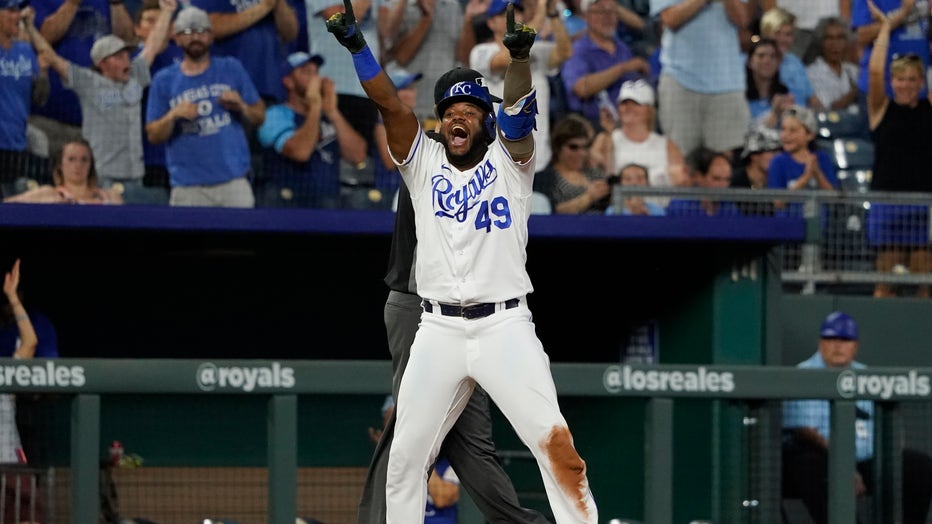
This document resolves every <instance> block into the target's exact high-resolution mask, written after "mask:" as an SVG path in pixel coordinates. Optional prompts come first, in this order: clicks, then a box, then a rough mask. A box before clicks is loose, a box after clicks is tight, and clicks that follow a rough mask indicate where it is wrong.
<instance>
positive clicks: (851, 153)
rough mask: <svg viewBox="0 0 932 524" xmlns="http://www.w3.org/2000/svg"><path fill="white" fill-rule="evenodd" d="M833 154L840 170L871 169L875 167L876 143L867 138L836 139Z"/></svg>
mask: <svg viewBox="0 0 932 524" xmlns="http://www.w3.org/2000/svg"><path fill="white" fill-rule="evenodd" d="M831 153H832V154H833V155H834V157H835V165H836V166H837V167H838V169H871V168H873V167H874V143H873V142H871V141H870V140H868V139H865V138H836V139H835V140H833V141H832V149H831Z"/></svg>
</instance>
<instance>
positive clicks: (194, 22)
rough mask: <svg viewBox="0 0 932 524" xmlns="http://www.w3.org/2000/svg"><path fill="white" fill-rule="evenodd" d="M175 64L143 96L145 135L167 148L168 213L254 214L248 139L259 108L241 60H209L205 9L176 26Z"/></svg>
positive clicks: (261, 113)
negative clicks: (227, 210) (230, 210)
mask: <svg viewBox="0 0 932 524" xmlns="http://www.w3.org/2000/svg"><path fill="white" fill-rule="evenodd" d="M175 41H176V42H177V44H178V46H179V47H181V49H182V50H183V51H184V58H182V60H181V63H180V64H174V65H171V66H169V67H166V68H165V69H162V70H161V71H159V72H158V73H156V75H155V78H153V79H152V85H151V86H150V88H149V102H148V106H147V107H146V134H147V135H148V137H149V141H150V142H152V143H153V144H160V143H163V142H164V143H165V160H166V165H167V166H168V174H169V179H170V181H171V188H172V189H171V196H170V198H169V204H171V205H173V206H209V207H253V206H254V205H255V197H254V196H253V192H252V186H251V185H250V182H249V179H248V177H249V175H250V173H251V158H250V154H249V144H248V143H247V141H246V131H245V128H244V127H243V126H244V124H245V125H251V126H256V127H258V126H259V125H261V124H262V122H263V121H264V120H265V104H264V103H263V102H262V100H261V99H260V98H259V93H258V91H256V87H255V85H253V83H252V80H250V78H249V74H248V73H247V72H246V70H245V69H244V68H243V65H242V64H241V63H240V61H239V60H237V59H236V58H233V57H228V56H225V57H224V56H221V57H211V56H210V46H211V44H213V34H212V32H211V28H210V20H209V19H208V18H207V13H206V12H205V11H204V10H203V9H198V8H196V7H188V8H185V9H183V10H182V11H181V13H179V14H178V18H177V19H176V20H175Z"/></svg>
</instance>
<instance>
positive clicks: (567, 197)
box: [534, 114, 611, 215]
mask: <svg viewBox="0 0 932 524" xmlns="http://www.w3.org/2000/svg"><path fill="white" fill-rule="evenodd" d="M593 135H594V132H593V130H592V125H591V124H590V123H589V121H588V120H586V119H585V118H583V117H581V116H579V115H576V114H570V115H567V116H566V117H564V118H562V119H561V120H559V121H558V122H557V123H556V124H555V125H554V126H553V129H552V130H551V132H550V146H551V148H552V151H553V156H552V158H551V160H550V164H549V165H548V166H547V167H546V168H545V169H544V170H543V171H541V172H540V173H538V174H537V175H536V176H535V177H534V191H538V192H541V193H543V194H545V195H547V197H548V198H549V199H550V203H551V205H552V207H553V210H554V212H555V213H561V214H571V215H581V214H585V213H597V214H602V213H604V212H605V209H606V208H607V207H608V203H609V195H610V193H611V188H610V187H609V184H608V182H607V180H606V176H605V172H604V171H602V170H601V169H598V168H595V167H592V166H591V165H590V163H589V148H590V147H591V146H592V138H593Z"/></svg>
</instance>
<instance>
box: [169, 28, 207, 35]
mask: <svg viewBox="0 0 932 524" xmlns="http://www.w3.org/2000/svg"><path fill="white" fill-rule="evenodd" d="M209 32H210V29H208V28H206V27H195V28H193V29H185V30H184V31H178V32H177V33H175V34H178V35H184V36H191V35H203V34H206V33H209Z"/></svg>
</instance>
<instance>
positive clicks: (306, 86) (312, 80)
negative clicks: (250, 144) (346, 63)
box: [256, 52, 368, 209]
mask: <svg viewBox="0 0 932 524" xmlns="http://www.w3.org/2000/svg"><path fill="white" fill-rule="evenodd" d="M323 63H324V59H323V58H322V57H321V56H320V55H313V56H311V55H309V54H307V53H303V52H296V53H292V54H290V55H288V58H287V59H286V60H285V61H284V62H282V65H281V83H282V85H283V86H284V87H285V91H286V92H287V95H286V98H285V102H284V103H282V104H276V105H274V106H271V107H269V109H268V111H267V112H266V119H265V122H264V123H263V124H262V127H260V128H259V143H260V144H262V147H263V159H264V164H263V165H264V167H265V169H264V171H265V174H264V178H262V179H260V180H258V181H257V184H256V185H257V187H256V196H257V198H256V200H257V205H258V206H260V207H316V208H331V209H333V208H339V207H343V206H342V205H341V202H340V158H341V157H342V158H345V159H346V160H347V161H348V162H351V163H353V164H358V163H360V162H365V161H366V155H367V154H368V151H366V143H365V141H364V140H363V139H362V136H360V134H359V133H357V132H356V130H355V129H353V126H351V125H350V123H349V122H348V121H347V120H346V117H344V116H343V113H341V112H340V109H339V108H338V107H337V91H336V87H335V86H334V83H333V80H331V79H330V78H327V77H323V76H320V74H319V73H318V68H320V66H322V65H323Z"/></svg>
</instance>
